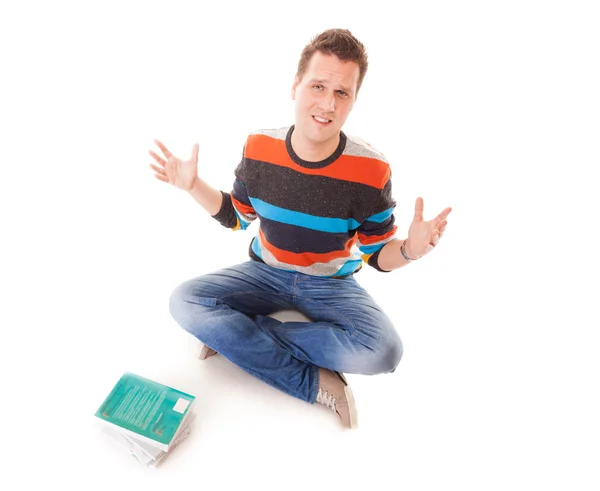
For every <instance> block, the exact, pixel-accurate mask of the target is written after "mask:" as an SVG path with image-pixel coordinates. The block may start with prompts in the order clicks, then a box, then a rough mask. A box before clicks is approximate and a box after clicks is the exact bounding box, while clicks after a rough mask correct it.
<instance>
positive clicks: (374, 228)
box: [358, 215, 396, 237]
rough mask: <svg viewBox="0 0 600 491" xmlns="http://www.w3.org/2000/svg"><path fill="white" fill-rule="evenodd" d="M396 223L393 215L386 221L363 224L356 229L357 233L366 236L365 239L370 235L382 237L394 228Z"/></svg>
mask: <svg viewBox="0 0 600 491" xmlns="http://www.w3.org/2000/svg"><path fill="white" fill-rule="evenodd" d="M395 222H396V218H395V217H394V215H392V216H391V217H389V218H388V219H387V220H385V221H383V222H381V223H377V222H363V223H362V224H361V226H360V227H358V231H359V232H360V233H361V234H363V235H366V236H367V237H369V236H371V235H383V234H387V233H388V232H389V231H390V230H392V228H394V223H395Z"/></svg>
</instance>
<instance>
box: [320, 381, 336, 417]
mask: <svg viewBox="0 0 600 491" xmlns="http://www.w3.org/2000/svg"><path fill="white" fill-rule="evenodd" d="M335 401H336V398H335V397H334V396H333V394H329V392H327V391H326V390H323V389H322V388H321V387H319V392H318V393H317V402H320V403H321V404H323V405H324V406H326V407H328V408H331V410H332V411H333V412H335Z"/></svg>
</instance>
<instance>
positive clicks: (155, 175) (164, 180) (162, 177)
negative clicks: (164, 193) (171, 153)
mask: <svg viewBox="0 0 600 491" xmlns="http://www.w3.org/2000/svg"><path fill="white" fill-rule="evenodd" d="M154 177H156V178H157V179H158V180H159V181H162V182H166V183H167V184H168V183H169V180H168V179H167V178H166V177H164V176H159V175H158V174H154Z"/></svg>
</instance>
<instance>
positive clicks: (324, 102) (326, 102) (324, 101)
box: [319, 93, 335, 112]
mask: <svg viewBox="0 0 600 491" xmlns="http://www.w3.org/2000/svg"><path fill="white" fill-rule="evenodd" d="M319 109H321V110H322V111H326V112H333V111H335V95H334V94H333V93H332V94H328V95H324V96H323V97H322V98H321V100H320V101H319Z"/></svg>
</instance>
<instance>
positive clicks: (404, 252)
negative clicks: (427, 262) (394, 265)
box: [400, 239, 419, 262]
mask: <svg viewBox="0 0 600 491" xmlns="http://www.w3.org/2000/svg"><path fill="white" fill-rule="evenodd" d="M407 242H408V239H406V240H405V241H404V242H402V245H401V246H400V253H401V254H402V257H403V258H404V259H406V260H407V261H408V262H411V261H416V260H417V259H419V258H418V257H410V256H409V254H408V253H407V252H406V243H407Z"/></svg>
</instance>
